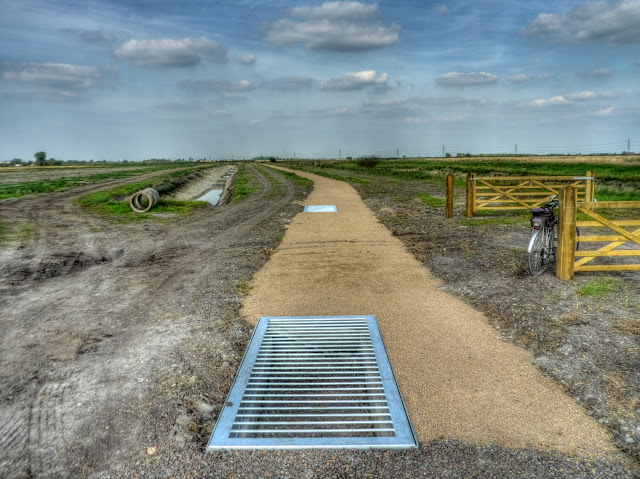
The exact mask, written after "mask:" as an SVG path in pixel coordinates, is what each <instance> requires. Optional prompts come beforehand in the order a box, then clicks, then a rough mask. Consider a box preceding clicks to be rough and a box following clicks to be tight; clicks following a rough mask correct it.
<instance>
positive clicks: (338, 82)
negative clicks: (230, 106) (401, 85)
mask: <svg viewBox="0 0 640 479" xmlns="http://www.w3.org/2000/svg"><path fill="white" fill-rule="evenodd" d="M388 81H389V75H387V74H386V73H381V74H380V75H377V74H376V71H375V70H364V71H361V72H357V73H347V74H346V75H343V76H341V77H336V78H331V79H329V80H326V81H323V82H320V85H319V86H320V89H322V90H361V89H363V88H366V87H368V86H379V85H386V84H387V82H388Z"/></svg>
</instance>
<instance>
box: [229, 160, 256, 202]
mask: <svg viewBox="0 0 640 479" xmlns="http://www.w3.org/2000/svg"><path fill="white" fill-rule="evenodd" d="M252 180H253V177H252V175H251V173H250V172H249V171H248V170H247V167H246V166H245V165H242V166H241V167H240V169H239V170H238V175H237V176H236V184H235V187H234V189H233V198H232V199H231V201H233V202H234V203H237V202H239V201H242V200H244V199H246V198H248V197H249V196H251V194H252V193H253V192H254V191H255V190H257V189H258V188H257V187H256V186H253V185H252V184H251V183H252Z"/></svg>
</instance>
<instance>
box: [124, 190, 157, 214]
mask: <svg viewBox="0 0 640 479" xmlns="http://www.w3.org/2000/svg"><path fill="white" fill-rule="evenodd" d="M158 201H160V195H159V194H158V192H157V191H156V190H154V189H153V188H145V189H144V190H142V191H138V192H137V193H136V194H134V195H133V196H132V197H131V200H129V205H130V206H131V209H132V210H133V211H135V212H136V213H146V212H147V211H149V210H150V209H151V208H153V207H154V206H155V205H156V204H157V203H158Z"/></svg>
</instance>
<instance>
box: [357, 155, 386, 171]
mask: <svg viewBox="0 0 640 479" xmlns="http://www.w3.org/2000/svg"><path fill="white" fill-rule="evenodd" d="M356 163H357V165H358V166H361V167H363V168H366V169H367V170H372V169H374V168H375V167H376V165H377V164H378V163H380V158H378V157H377V156H375V155H371V156H363V157H361V158H358V160H357V161H356Z"/></svg>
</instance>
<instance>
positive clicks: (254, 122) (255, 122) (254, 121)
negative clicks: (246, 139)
mask: <svg viewBox="0 0 640 479" xmlns="http://www.w3.org/2000/svg"><path fill="white" fill-rule="evenodd" d="M260 123H262V120H251V121H250V122H249V124H250V125H251V126H256V125H259V124H260Z"/></svg>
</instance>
